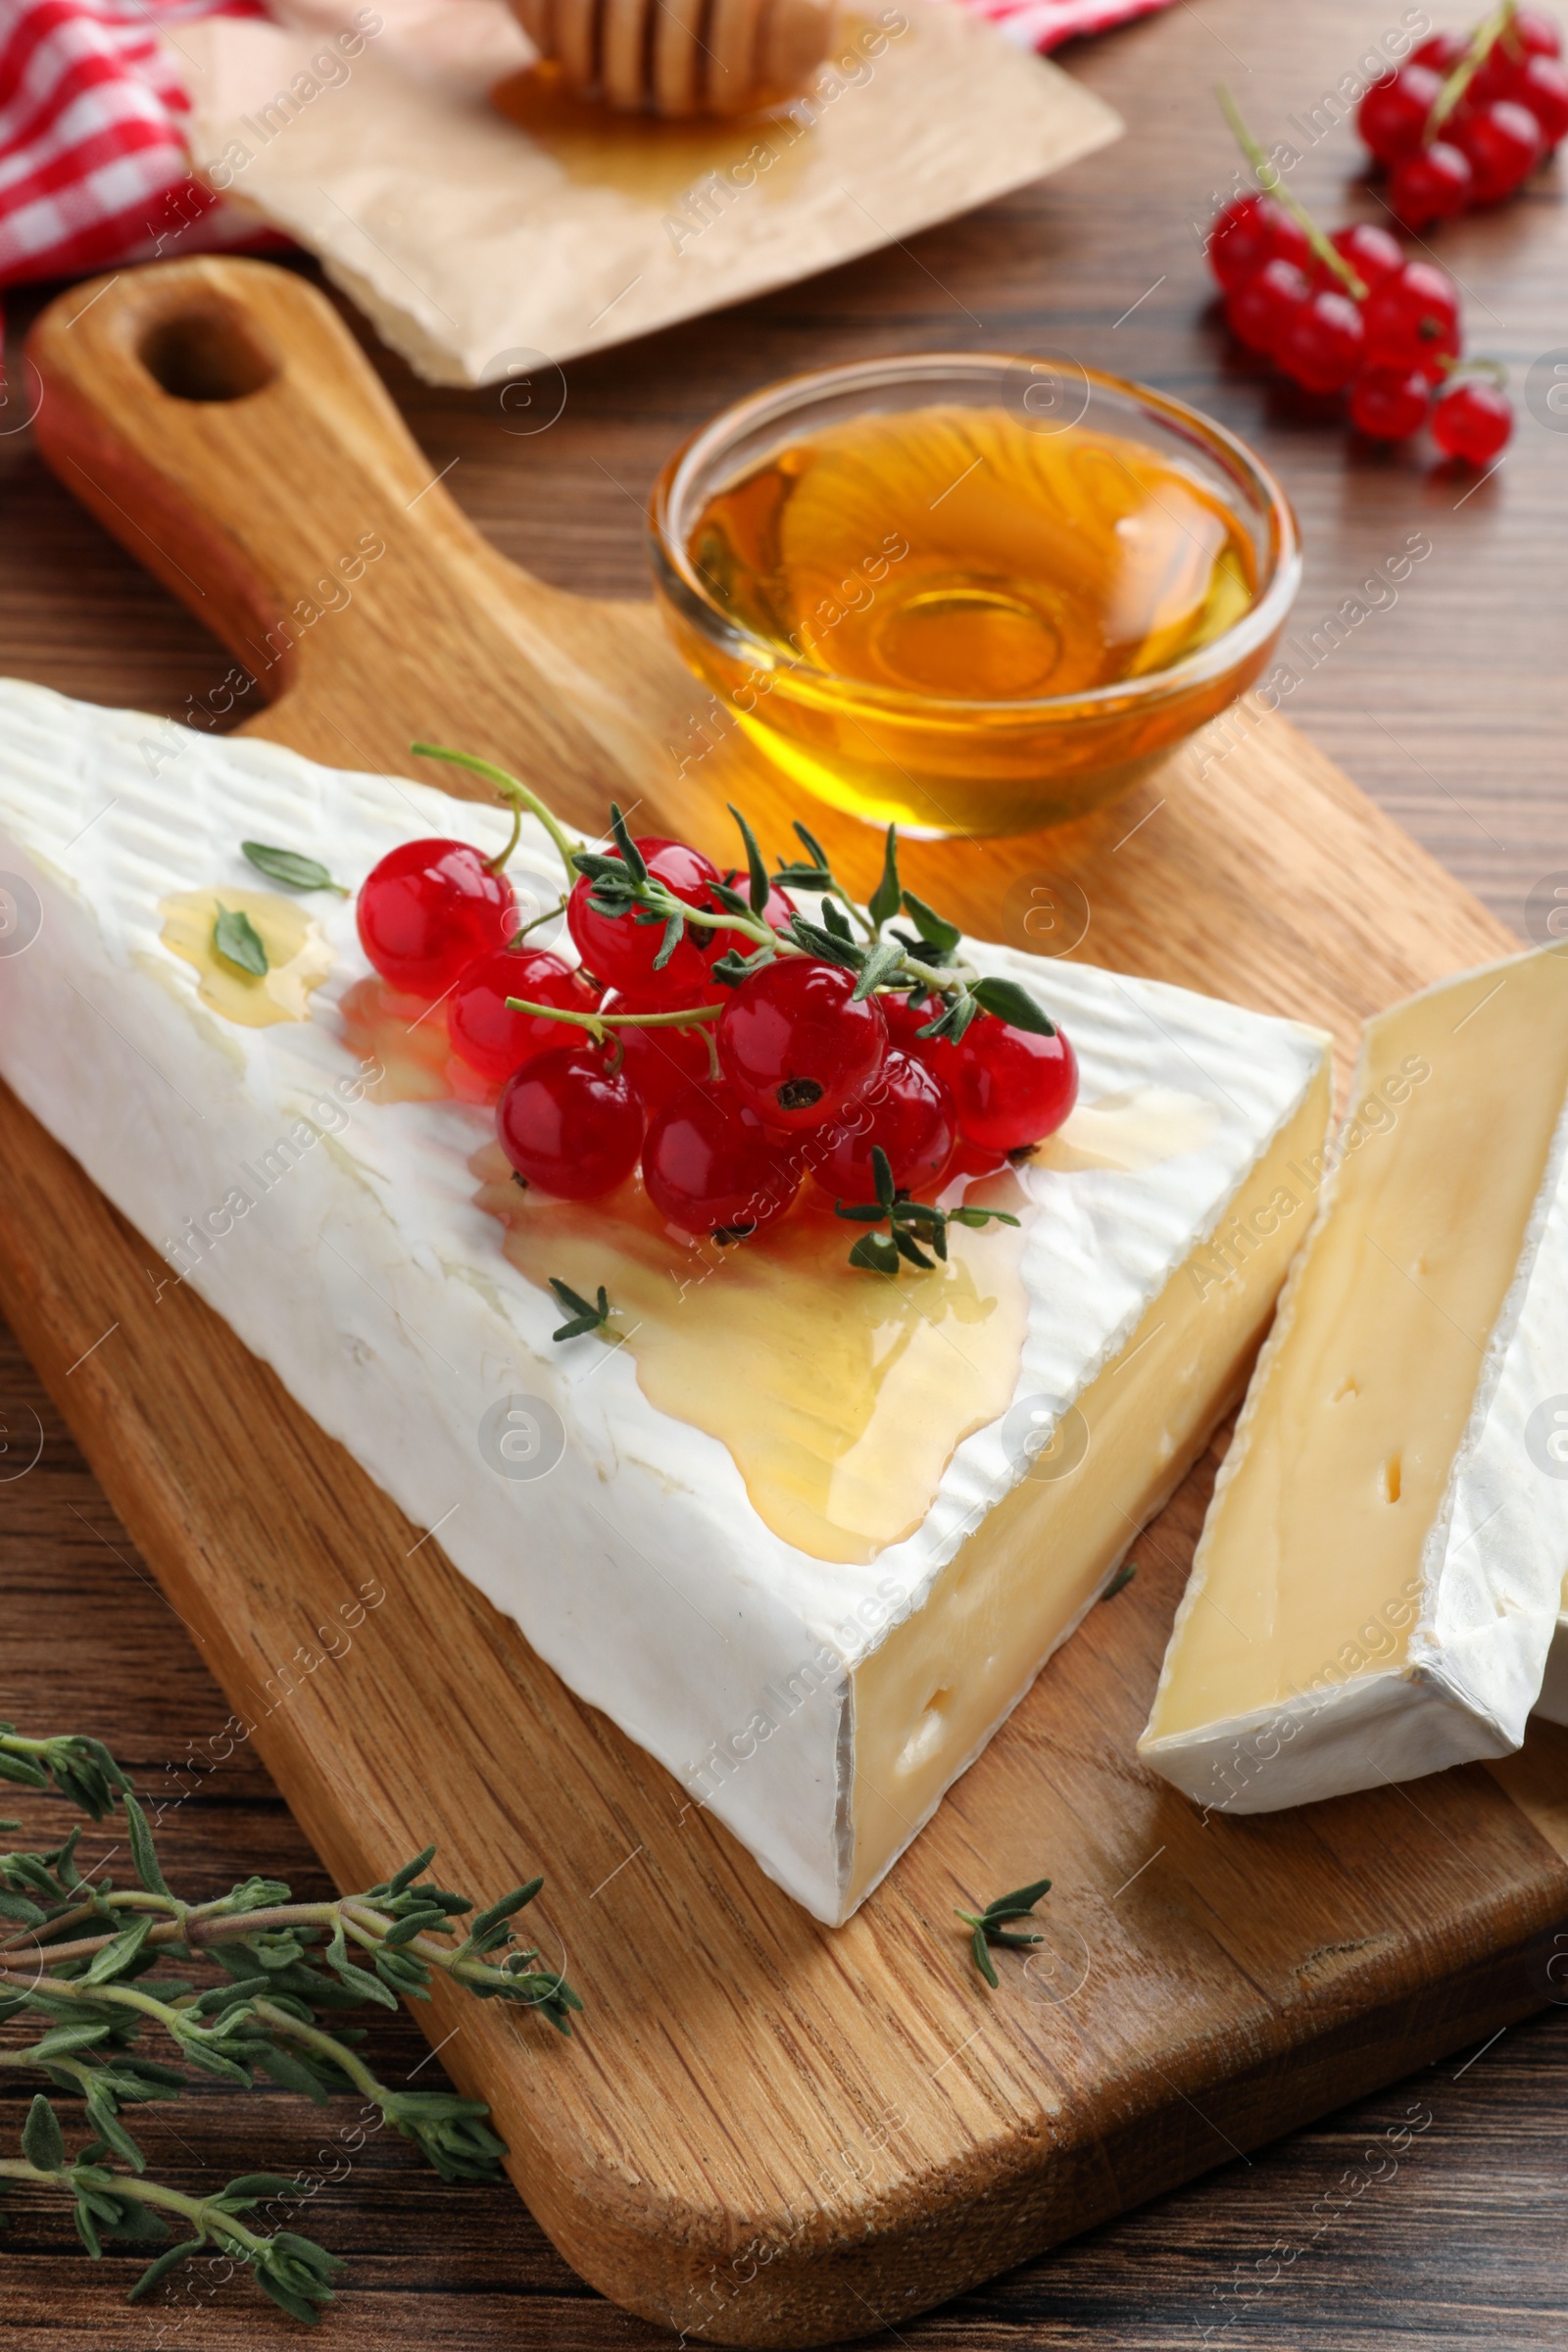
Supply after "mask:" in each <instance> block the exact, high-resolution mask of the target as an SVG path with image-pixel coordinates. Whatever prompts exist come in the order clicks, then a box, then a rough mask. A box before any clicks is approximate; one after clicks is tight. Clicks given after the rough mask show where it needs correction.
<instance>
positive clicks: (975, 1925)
mask: <svg viewBox="0 0 1568 2352" xmlns="http://www.w3.org/2000/svg"><path fill="white" fill-rule="evenodd" d="M1050 1891H1051V1881H1050V1880H1049V1879H1036V1880H1034V1881H1033V1882H1032V1883H1031V1884H1030V1885H1029V1886H1027V1887H1014V1888H1013V1890H1012V1892H1011V1893H1010V1894H999V1895H998V1896H997V1898H996V1900H995V1901H994V1902H990V1903H987V1905H986V1907H985V1909H984V1910H983V1911H960V1910H959V1909H958V1908H957V1906H956V1904H955V1906H954V1916H955V1917H956V1918H957V1919H961V1920H962V1921H963V1924H964V1926H965V1927H966V1928H969V1929H971V1930H972V1931H973V1932H972V1934H971V1935H970V1937H969V1951H970V1956H971V1957H972V1959H973V1961H974V1964H975V1967H976V1968H977V1969H978V1971H979V1972H980V1975H981V1976H982V1977H983V1978H984V1979H985V1981H986V1983H987V1984H988V1985H990V1987H991V1989H992V1991H993V1992H995V1991H996V1990H997V1988H998V1986H999V1985H1000V1984H1001V1979H1000V1978H999V1977H998V1975H997V1971H996V1964H995V1962H994V1961H993V1960H992V1957H991V1947H992V1946H993V1945H1001V1946H1002V1947H1003V1948H1004V1949H1005V1950H1007V1951H1022V1950H1024V1949H1026V1948H1027V1946H1028V1945H1030V1944H1032V1943H1044V1941H1045V1937H1044V1936H1021V1935H1018V1934H1016V1933H1015V1932H1014V1930H1013V1927H1012V1923H1013V1922H1014V1921H1015V1920H1020V1919H1029V1918H1031V1917H1032V1916H1033V1913H1034V1907H1035V1905H1036V1903H1038V1902H1039V1900H1040V1898H1041V1896H1042V1895H1044V1894H1049V1893H1050Z"/></svg>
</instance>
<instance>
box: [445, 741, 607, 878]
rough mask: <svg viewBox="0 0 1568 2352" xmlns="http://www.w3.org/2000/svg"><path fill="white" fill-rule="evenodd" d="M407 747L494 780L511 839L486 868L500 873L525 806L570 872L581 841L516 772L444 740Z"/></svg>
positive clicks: (580, 847)
mask: <svg viewBox="0 0 1568 2352" xmlns="http://www.w3.org/2000/svg"><path fill="white" fill-rule="evenodd" d="M409 749H410V751H411V752H412V753H413V754H414V755H415V757H416V758H417V759H419V760H451V762H452V764H453V766H454V767H466V768H470V769H471V770H472V772H473V773H474V775H476V776H483V777H484V779H485V781H486V783H489V784H493V785H494V786H495V788H496V790H497V791H498V792H499V793H500V794H501V795H502V797H503V799H504V800H506V801H508V802H510V804H511V807H512V820H513V821H512V839H511V840H510V841H509V842H508V844H507V846H506V848H505V849H504V850H503V851H502V853H501V855H500V857H499V858H488V859H487V860H486V867H487V870H488V871H489V872H491V873H493V874H498V873H500V871H501V870H502V868H503V866H504V865H505V864H506V862H507V859H508V858H510V857H511V856H512V853H513V851H514V850H515V848H516V846H517V836H518V834H519V833H520V832H521V830H522V811H523V809H528V810H529V812H530V813H531V814H532V815H534V816H536V817H537V818H538V819H539V822H540V823H541V824H542V825H543V827H544V829H545V831H546V832H547V833H548V834H549V836H550V838H551V840H552V841H553V842H554V843H555V845H556V855H557V857H558V858H560V859H561V862H562V864H563V865H564V867H565V869H566V871H567V873H568V874H569V873H570V872H571V870H572V866H571V861H572V859H573V858H575V857H576V856H577V855H578V853H579V851H580V850H581V849H582V847H583V844H582V843H581V842H580V841H573V840H572V838H571V835H570V834H569V833H568V832H567V831H566V829H565V827H564V825H563V824H562V822H561V819H560V818H559V817H558V816H557V814H556V812H555V810H554V809H552V808H550V807H549V805H548V803H546V802H544V801H542V800H541V799H540V798H539V795H538V794H537V793H536V792H530V791H529V789H528V787H527V785H526V784H522V783H519V782H518V780H517V778H516V777H515V776H511V775H508V773H507V771H506V769H505V768H504V767H497V766H495V764H494V763H493V762H492V761H491V760H476V759H475V758H474V756H473V754H472V753H471V752H453V751H449V750H448V749H447V747H446V745H445V744H443V743H411V744H410V746H409Z"/></svg>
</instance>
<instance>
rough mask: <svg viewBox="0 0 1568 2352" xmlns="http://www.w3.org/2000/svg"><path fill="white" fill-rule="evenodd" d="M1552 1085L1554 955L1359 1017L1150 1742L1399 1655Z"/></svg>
mask: <svg viewBox="0 0 1568 2352" xmlns="http://www.w3.org/2000/svg"><path fill="white" fill-rule="evenodd" d="M1565 1089H1568V956H1565V955H1564V953H1563V952H1562V950H1560V949H1544V950H1543V951H1541V953H1540V954H1539V955H1536V956H1522V957H1519V958H1518V959H1516V960H1514V961H1512V962H1509V963H1506V964H1501V965H1495V966H1493V967H1492V968H1490V969H1489V970H1487V971H1484V972H1479V973H1469V974H1467V975H1466V976H1465V977H1464V978H1463V979H1460V980H1456V981H1453V982H1451V983H1450V984H1449V985H1448V986H1446V987H1444V988H1441V989H1438V990H1435V991H1433V992H1432V993H1431V994H1429V995H1427V996H1425V997H1421V998H1417V999H1416V1000H1414V1001H1413V1002H1411V1003H1410V1004H1407V1005H1399V1006H1397V1008H1396V1009H1395V1010H1394V1011H1392V1012H1389V1013H1385V1014H1384V1015H1382V1016H1381V1018H1379V1019H1378V1020H1376V1021H1374V1022H1373V1023H1371V1024H1370V1026H1369V1028H1368V1031H1367V1037H1366V1043H1365V1052H1364V1057H1363V1064H1362V1068H1361V1070H1360V1073H1359V1075H1358V1078H1357V1084H1356V1091H1355V1099H1354V1102H1353V1103H1352V1105H1351V1109H1352V1120H1351V1124H1350V1126H1349V1127H1348V1130H1347V1133H1346V1137H1345V1139H1344V1140H1345V1145H1346V1157H1345V1160H1344V1164H1343V1166H1342V1168H1341V1171H1340V1174H1339V1176H1338V1179H1337V1182H1336V1190H1335V1194H1334V1197H1333V1205H1332V1208H1331V1211H1330V1214H1329V1215H1328V1216H1327V1217H1326V1218H1325V1219H1324V1221H1323V1223H1322V1224H1321V1225H1320V1226H1319V1227H1318V1228H1317V1230H1316V1232H1315V1233H1314V1235H1313V1237H1312V1241H1311V1244H1310V1246H1309V1250H1308V1253H1307V1256H1306V1258H1305V1260H1304V1261H1303V1264H1302V1267H1301V1269H1300V1271H1299V1277H1298V1281H1297V1284H1296V1286H1295V1287H1294V1289H1293V1292H1292V1297H1291V1299H1290V1300H1289V1301H1287V1306H1286V1309H1285V1311H1286V1313H1287V1314H1288V1315H1289V1317H1290V1321H1289V1325H1288V1328H1284V1329H1282V1333H1281V1338H1280V1341H1279V1344H1278V1346H1277V1348H1275V1350H1274V1351H1273V1353H1272V1355H1271V1358H1270V1361H1269V1363H1268V1365H1267V1367H1266V1368H1265V1371H1264V1373H1263V1374H1262V1375H1261V1381H1262V1385H1261V1387H1260V1389H1259V1391H1258V1392H1257V1394H1256V1395H1255V1397H1254V1399H1253V1417H1252V1419H1251V1421H1250V1426H1249V1428H1248V1430H1247V1432H1246V1436H1245V1439H1244V1443H1245V1446H1246V1450H1245V1453H1244V1454H1243V1456H1242V1457H1241V1459H1240V1461H1239V1464H1238V1466H1237V1469H1236V1471H1235V1474H1234V1476H1233V1477H1232V1479H1231V1481H1230V1483H1229V1485H1228V1486H1227V1488H1226V1489H1225V1492H1224V1494H1223V1495H1222V1496H1221V1497H1220V1499H1219V1501H1218V1502H1217V1503H1216V1504H1215V1506H1214V1507H1213V1509H1212V1510H1211V1511H1210V1514H1209V1523H1208V1527H1207V1529H1206V1530H1205V1535H1204V1549H1203V1551H1202V1552H1201V1555H1200V1560H1199V1566H1198V1571H1197V1573H1198V1574H1199V1576H1200V1577H1201V1579H1202V1582H1201V1588H1200V1590H1201V1599H1200V1600H1199V1602H1198V1604H1197V1605H1196V1606H1195V1608H1194V1609H1193V1610H1192V1612H1191V1614H1190V1615H1189V1616H1188V1617H1187V1619H1186V1622H1185V1623H1184V1625H1183V1627H1182V1629H1181V1632H1180V1634H1179V1635H1178V1636H1177V1637H1176V1639H1175V1641H1174V1642H1173V1643H1172V1647H1171V1654H1170V1662H1169V1663H1170V1671H1169V1674H1168V1676H1167V1679H1166V1681H1165V1684H1164V1687H1163V1689H1162V1691H1161V1692H1160V1694H1159V1697H1158V1699H1157V1700H1156V1703H1155V1708H1154V1713H1153V1716H1152V1720H1151V1723H1150V1727H1149V1731H1148V1733H1147V1735H1146V1739H1147V1740H1151V1741H1152V1740H1159V1739H1163V1738H1167V1737H1170V1736H1172V1735H1179V1734H1181V1733H1184V1732H1191V1731H1193V1730H1195V1729H1197V1728H1199V1727H1201V1726H1204V1725H1208V1724H1212V1723H1215V1722H1217V1721H1221V1720H1223V1719H1225V1718H1228V1717H1232V1716H1238V1715H1246V1714H1249V1713H1250V1712H1251V1711H1252V1710H1253V1709H1254V1708H1259V1707H1266V1706H1268V1705H1270V1704H1271V1703H1273V1702H1275V1701H1278V1700H1281V1699H1284V1698H1286V1697H1288V1696H1289V1695H1290V1693H1291V1692H1292V1691H1295V1690H1308V1689H1311V1688H1313V1687H1314V1686H1319V1687H1320V1686H1321V1685H1322V1684H1323V1683H1325V1682H1329V1683H1332V1684H1336V1685H1337V1684H1339V1683H1342V1682H1344V1681H1347V1680H1349V1679H1356V1678H1358V1677H1359V1676H1360V1675H1362V1674H1371V1673H1377V1672H1382V1671H1387V1669H1388V1668H1389V1667H1390V1666H1391V1665H1396V1664H1397V1663H1398V1662H1400V1661H1402V1659H1403V1658H1404V1656H1405V1654H1406V1651H1407V1649H1408V1645H1409V1640H1410V1630H1411V1628H1412V1626H1413V1625H1414V1623H1415V1621H1416V1619H1417V1617H1418V1615H1419V1609H1418V1605H1417V1604H1418V1601H1419V1595H1420V1581H1419V1563H1420V1559H1421V1552H1422V1547H1423V1544H1424V1543H1425V1540H1426V1537H1427V1534H1428V1532H1429V1530H1430V1529H1431V1527H1432V1524H1433V1521H1434V1519H1435V1517H1436V1514H1437V1512H1438V1508H1439V1505H1440V1503H1441V1501H1442V1499H1443V1496H1444V1494H1445V1492H1446V1487H1447V1483H1448V1476H1449V1471H1450V1469H1451V1466H1452V1462H1453V1457H1454V1454H1455V1451H1456V1450H1457V1447H1458V1445H1459V1441H1460V1438H1461V1436H1462V1435H1463V1432H1464V1428H1465V1424H1466V1422H1467V1421H1468V1419H1469V1416H1470V1412H1471V1408H1472V1404H1473V1402H1474V1398H1475V1393H1476V1388H1477V1383H1478V1377H1479V1374H1480V1369H1481V1362H1482V1356H1483V1353H1484V1350H1485V1348H1486V1346H1487V1342H1488V1338H1489V1336H1490V1334H1491V1332H1492V1328H1493V1326H1494V1324H1495V1321H1496V1318H1497V1314H1498V1310H1499V1309H1500V1307H1501V1305H1502V1302H1503V1299H1504V1298H1505V1296H1506V1294H1507V1292H1508V1289H1509V1286H1510V1284H1511V1283H1512V1281H1513V1277H1514V1271H1515V1267H1516V1265H1517V1262H1518V1258H1519V1253H1520V1248H1521V1244H1522V1242H1523V1238H1524V1233H1525V1228H1526V1225H1527V1224H1528V1222H1529V1219H1530V1213H1531V1209H1532V1207H1533V1205H1534V1202H1535V1200H1536V1196H1537V1194H1538V1193H1539V1191H1540V1189H1541V1184H1542V1179H1543V1176H1544V1169H1545V1162H1546V1157H1547V1152H1548V1149H1549V1147H1550V1143H1551V1137H1552V1131H1553V1129H1554V1128H1555V1126H1556V1123H1557V1120H1558V1117H1559V1115H1560V1113H1561V1110H1562V1105H1563V1097H1564V1091H1565Z"/></svg>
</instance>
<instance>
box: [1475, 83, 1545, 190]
mask: <svg viewBox="0 0 1568 2352" xmlns="http://www.w3.org/2000/svg"><path fill="white" fill-rule="evenodd" d="M1452 135H1453V143H1454V145H1455V146H1456V147H1457V148H1459V149H1460V150H1461V151H1462V153H1463V154H1464V156H1465V157H1466V159H1467V161H1468V162H1469V165H1470V177H1471V192H1472V196H1473V199H1474V201H1475V202H1476V203H1477V204H1498V203H1500V202H1501V200H1502V198H1503V197H1504V196H1511V195H1512V194H1513V192H1514V190H1515V188H1517V187H1518V186H1519V185H1520V184H1521V182H1522V181H1524V180H1526V179H1528V178H1529V176H1530V174H1531V172H1533V171H1534V170H1535V168H1536V166H1537V164H1539V163H1540V161H1541V158H1542V154H1543V151H1544V147H1545V140H1544V137H1543V135H1542V129H1541V124H1540V123H1538V122H1537V121H1536V118H1535V116H1534V115H1533V114H1532V113H1531V112H1530V109H1529V107H1527V106H1519V105H1517V104H1516V103H1515V101H1514V100H1513V99H1511V98H1494V99H1493V100H1492V102H1491V103H1490V105H1487V106H1478V107H1476V108H1475V109H1474V110H1473V111H1472V112H1466V113H1464V114H1462V115H1458V116H1456V117H1455V118H1454V122H1453V127H1452Z"/></svg>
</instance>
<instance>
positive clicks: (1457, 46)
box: [1410, 32, 1470, 81]
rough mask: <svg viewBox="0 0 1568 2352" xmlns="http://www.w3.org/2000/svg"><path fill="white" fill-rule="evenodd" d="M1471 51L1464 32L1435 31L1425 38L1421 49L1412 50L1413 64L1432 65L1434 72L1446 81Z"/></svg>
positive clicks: (1411, 60) (1411, 59)
mask: <svg viewBox="0 0 1568 2352" xmlns="http://www.w3.org/2000/svg"><path fill="white" fill-rule="evenodd" d="M1469 53H1470V43H1469V41H1468V40H1467V39H1466V37H1465V35H1464V34H1463V33H1462V32H1435V33H1433V34H1432V35H1431V37H1430V39H1428V40H1424V41H1423V42H1422V44H1421V46H1420V48H1419V49H1412V50H1411V52H1410V63H1411V65H1412V66H1430V67H1431V69H1432V71H1433V73H1436V74H1438V75H1439V76H1440V78H1441V79H1442V80H1444V81H1446V80H1447V78H1448V75H1449V74H1450V73H1452V72H1453V69H1454V67H1455V66H1457V65H1459V64H1461V63H1462V62H1463V60H1464V59H1465V58H1466V57H1467V56H1468V55H1469Z"/></svg>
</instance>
